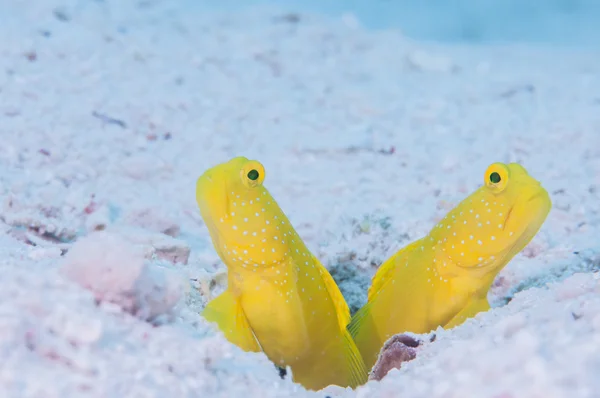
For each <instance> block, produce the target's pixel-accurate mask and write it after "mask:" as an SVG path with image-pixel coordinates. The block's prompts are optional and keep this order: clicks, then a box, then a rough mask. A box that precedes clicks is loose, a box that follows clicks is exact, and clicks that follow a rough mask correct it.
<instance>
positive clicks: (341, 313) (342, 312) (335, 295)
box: [313, 255, 350, 330]
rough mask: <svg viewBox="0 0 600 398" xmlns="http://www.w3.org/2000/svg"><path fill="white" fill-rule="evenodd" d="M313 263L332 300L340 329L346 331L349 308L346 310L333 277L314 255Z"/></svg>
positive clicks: (348, 320) (348, 321)
mask: <svg viewBox="0 0 600 398" xmlns="http://www.w3.org/2000/svg"><path fill="white" fill-rule="evenodd" d="M313 261H314V263H315V264H316V266H317V268H318V270H319V273H320V274H321V278H323V282H324V283H325V287H326V288H327V292H328V293H329V296H330V297H331V300H333V305H334V306H335V311H336V313H337V317H338V322H339V324H340V329H341V330H346V325H348V323H350V308H348V304H347V303H346V300H345V299H344V296H343V295H342V292H341V291H340V288H339V287H338V285H337V284H336V283H335V281H334V280H333V277H332V276H331V274H330V273H329V271H327V268H325V267H324V266H323V264H321V262H320V261H319V260H318V259H317V258H316V257H315V256H314V255H313Z"/></svg>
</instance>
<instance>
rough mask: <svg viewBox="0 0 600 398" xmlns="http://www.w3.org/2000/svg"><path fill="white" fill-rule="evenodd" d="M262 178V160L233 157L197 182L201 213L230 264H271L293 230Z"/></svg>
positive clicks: (277, 259)
mask: <svg viewBox="0 0 600 398" xmlns="http://www.w3.org/2000/svg"><path fill="white" fill-rule="evenodd" d="M265 176H266V172H265V168H264V166H263V165H262V164H261V163H260V162H258V161H256V160H250V159H247V158H245V157H236V158H233V159H231V160H229V161H228V162H225V163H222V164H219V165H217V166H214V167H212V168H210V169H208V170H207V171H205V172H204V174H202V175H201V176H200V177H199V178H198V180H197V183H196V201H197V202H198V207H199V208H200V214H201V215H202V219H203V220H204V223H205V224H206V226H207V228H208V230H209V233H210V235H211V239H212V241H213V244H214V246H215V249H216V250H217V252H218V253H219V255H220V256H221V258H222V259H223V260H224V262H225V263H226V264H227V265H228V266H231V265H233V264H234V263H239V264H243V265H244V266H245V265H247V264H252V265H254V266H260V265H269V264H273V263H275V262H277V261H281V259H282V258H283V257H284V256H285V254H286V253H287V251H288V248H287V243H286V239H285V238H286V237H288V236H289V233H290V231H289V229H290V228H291V226H290V225H289V222H288V220H287V218H286V217H285V215H284V214H283V212H282V211H281V209H280V208H279V206H278V205H277V203H276V202H275V200H274V199H273V198H272V197H271V195H270V193H269V192H268V191H267V189H266V188H265V187H264V186H263V182H264V180H265ZM286 232H287V233H286ZM284 234H285V235H284Z"/></svg>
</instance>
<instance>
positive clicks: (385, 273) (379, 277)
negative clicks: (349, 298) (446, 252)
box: [367, 239, 422, 302]
mask: <svg viewBox="0 0 600 398" xmlns="http://www.w3.org/2000/svg"><path fill="white" fill-rule="evenodd" d="M421 240H422V239H419V240H417V241H415V242H413V243H411V244H409V245H407V246H405V247H403V248H402V249H400V250H398V251H397V252H396V253H395V254H394V255H393V256H392V257H390V258H388V259H387V260H386V261H385V262H384V263H383V264H381V265H380V266H379V269H378V270H377V272H376V273H375V275H374V276H373V279H372V281H371V286H370V287H369V292H368V296H367V302H369V301H371V300H373V298H374V297H375V295H376V294H377V293H378V292H379V291H380V290H381V288H382V287H383V286H384V285H385V283H386V282H387V281H389V280H390V277H391V276H392V271H393V270H394V268H395V267H396V264H397V263H398V261H399V260H400V259H401V258H402V257H403V256H405V255H407V254H408V253H409V252H410V251H411V250H412V249H413V248H415V247H416V246H418V245H420V244H421Z"/></svg>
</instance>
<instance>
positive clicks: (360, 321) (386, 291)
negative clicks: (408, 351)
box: [348, 163, 552, 369]
mask: <svg viewBox="0 0 600 398" xmlns="http://www.w3.org/2000/svg"><path fill="white" fill-rule="evenodd" d="M551 206H552V203H551V201H550V197H549V195H548V192H546V190H545V189H544V188H543V187H542V186H541V184H540V183H539V182H538V181H536V180H535V179H534V178H533V177H531V176H530V175H529V174H528V173H527V171H526V170H525V169H524V168H523V167H522V166H520V165H519V164H516V163H510V164H507V165H506V164H503V163H494V164H492V165H490V166H489V167H488V169H487V170H486V172H485V176H484V185H483V186H482V187H480V188H479V189H477V190H476V191H475V192H473V193H472V194H471V195H470V196H469V197H467V198H466V199H465V200H463V201H462V202H461V203H460V204H458V206H456V207H455V208H454V209H453V210H452V211H450V212H449V213H448V214H447V215H446V217H444V219H443V220H442V221H440V222H439V223H438V224H437V225H436V226H435V227H434V228H433V229H432V230H431V231H430V232H429V234H428V235H427V236H425V237H423V238H421V239H419V240H417V241H415V242H413V243H411V244H409V245H408V246H406V247H405V248H403V249H401V250H400V251H398V252H397V253H396V254H394V255H393V256H392V257H391V258H390V259H388V260H387V261H386V262H384V263H383V264H382V265H381V267H380V268H379V270H378V271H377V273H376V274H375V276H374V277H373V281H372V284H371V287H370V288H369V292H368V299H367V304H365V305H364V306H363V307H362V308H361V309H360V310H359V311H358V312H357V313H356V314H355V315H354V317H353V319H352V321H351V323H350V325H349V326H348V329H349V330H350V333H351V334H352V337H353V338H354V341H355V342H356V345H357V347H358V349H359V351H360V353H361V354H362V357H363V360H364V362H365V365H366V366H367V368H368V369H371V368H372V366H373V365H374V363H375V362H376V360H377V356H378V355H379V351H380V349H381V347H382V346H383V344H384V343H385V342H386V340H387V339H388V338H389V337H391V336H393V335H395V334H398V333H404V332H412V333H427V332H430V331H431V330H433V329H436V328H437V327H438V326H442V327H444V328H452V327H454V326H457V325H459V324H461V323H462V322H464V321H465V320H466V319H467V318H470V317H473V316H475V315H476V314H477V313H478V312H481V311H486V310H488V309H489V308H490V305H489V303H488V300H487V293H488V290H489V289H490V286H491V284H492V282H493V281H494V278H495V277H496V275H497V274H498V272H499V271H500V270H501V269H502V268H503V267H504V266H505V265H506V264H507V263H508V262H509V261H510V260H511V259H512V258H513V257H514V256H515V255H516V254H517V253H518V252H520V251H521V250H522V249H523V248H524V247H525V246H526V245H527V244H528V243H529V241H531V239H532V238H533V237H534V236H535V234H536V233H537V231H538V230H539V229H540V227H541V226H542V224H543V222H544V220H545V219H546V216H547V215H548V213H549V212H550V208H551Z"/></svg>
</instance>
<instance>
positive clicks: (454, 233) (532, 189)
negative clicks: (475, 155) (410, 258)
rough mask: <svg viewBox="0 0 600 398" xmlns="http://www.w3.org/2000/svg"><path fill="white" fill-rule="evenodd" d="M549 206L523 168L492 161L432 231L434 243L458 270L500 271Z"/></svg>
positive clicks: (536, 227) (545, 194) (545, 195)
mask: <svg viewBox="0 0 600 398" xmlns="http://www.w3.org/2000/svg"><path fill="white" fill-rule="evenodd" d="M551 207H552V203H551V200H550V196H549V195H548V192H547V191H546V189H544V187H543V186H542V185H541V184H540V182H539V181H537V180H536V179H534V178H533V177H532V176H531V175H529V173H528V172H527V170H525V168H524V167H523V166H521V165H519V164H517V163H510V164H504V163H493V164H491V165H490V166H489V167H488V168H487V170H486V171H485V174H484V181H483V185H482V186H481V187H480V188H479V189H477V190H476V191H475V192H473V193H472V194H471V195H470V196H469V197H467V198H466V199H465V200H463V201H462V202H461V203H460V204H459V205H458V206H456V207H455V208H454V209H453V210H452V211H451V212H450V213H448V215H446V217H445V218H444V219H443V220H442V221H441V222H440V223H439V224H438V225H437V226H436V228H434V234H433V235H432V237H433V239H432V241H433V242H434V244H435V242H438V243H439V245H440V246H441V247H442V248H443V251H444V252H446V256H447V257H449V258H450V260H451V261H452V262H453V263H454V264H457V265H459V266H460V267H465V268H468V267H470V268H472V267H477V268H484V269H486V270H490V269H492V270H499V269H500V268H502V267H503V266H504V265H506V263H507V262H508V261H509V260H510V259H511V258H512V257H513V256H514V255H516V254H517V253H518V252H519V251H521V250H522V249H523V248H524V247H525V246H526V245H527V244H528V243H529V242H530V241H531V239H532V238H533V237H534V236H535V234H536V233H537V232H538V230H539V229H540V227H541V226H542V224H543V223H544V221H545V219H546V217H547V215H548V213H549V212H550V209H551Z"/></svg>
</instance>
